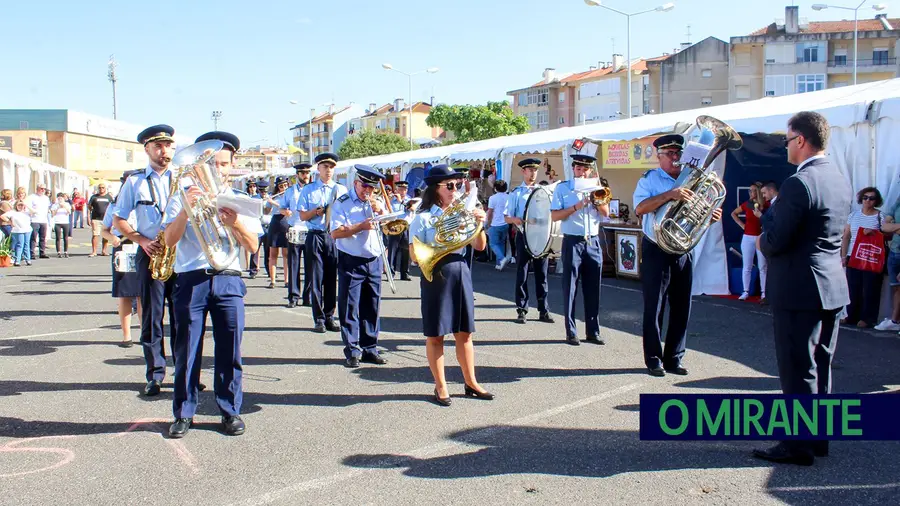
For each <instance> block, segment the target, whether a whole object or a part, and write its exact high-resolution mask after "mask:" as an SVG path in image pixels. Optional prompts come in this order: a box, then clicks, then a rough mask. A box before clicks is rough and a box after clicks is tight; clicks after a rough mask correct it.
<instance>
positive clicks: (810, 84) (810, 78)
mask: <svg viewBox="0 0 900 506" xmlns="http://www.w3.org/2000/svg"><path fill="white" fill-rule="evenodd" d="M823 89H825V74H800V75H798V76H797V93H807V92H810V91H819V90H823Z"/></svg>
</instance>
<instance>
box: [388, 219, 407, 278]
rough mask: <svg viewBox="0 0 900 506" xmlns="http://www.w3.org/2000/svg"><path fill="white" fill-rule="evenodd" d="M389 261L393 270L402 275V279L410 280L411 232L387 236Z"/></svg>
mask: <svg viewBox="0 0 900 506" xmlns="http://www.w3.org/2000/svg"><path fill="white" fill-rule="evenodd" d="M387 249H388V260H389V261H390V263H391V269H393V270H394V272H399V273H400V278H402V279H408V278H409V230H408V229H407V230H406V231H405V232H403V233H402V234H400V235H389V236H387Z"/></svg>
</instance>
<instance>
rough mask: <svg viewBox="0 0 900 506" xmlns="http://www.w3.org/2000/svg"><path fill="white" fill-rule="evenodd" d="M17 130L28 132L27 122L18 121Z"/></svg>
mask: <svg viewBox="0 0 900 506" xmlns="http://www.w3.org/2000/svg"><path fill="white" fill-rule="evenodd" d="M19 130H28V122H27V121H20V122H19Z"/></svg>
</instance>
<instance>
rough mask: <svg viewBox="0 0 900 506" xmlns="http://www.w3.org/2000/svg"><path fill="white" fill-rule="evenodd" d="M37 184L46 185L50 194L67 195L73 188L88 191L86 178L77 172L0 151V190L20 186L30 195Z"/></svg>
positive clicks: (13, 188)
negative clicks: (62, 193)
mask: <svg viewBox="0 0 900 506" xmlns="http://www.w3.org/2000/svg"><path fill="white" fill-rule="evenodd" d="M38 183H44V184H46V185H47V188H48V190H50V192H51V194H55V193H57V192H65V193H69V192H71V191H72V189H73V188H76V189H78V191H80V192H82V193H85V192H87V191H88V190H89V189H90V181H89V180H88V178H86V177H85V176H82V175H81V174H78V173H77V172H74V171H71V170H66V169H64V168H62V167H56V166H55V165H50V164H49V163H44V162H42V161H40V160H35V159H33V158H28V157H25V156H21V155H16V154H13V153H10V152H9V151H3V150H0V188H2V189H9V190H13V191H15V189H16V188H18V187H20V186H22V187H25V191H26V192H27V193H29V194H31V193H33V192H34V190H35V187H37V185H38Z"/></svg>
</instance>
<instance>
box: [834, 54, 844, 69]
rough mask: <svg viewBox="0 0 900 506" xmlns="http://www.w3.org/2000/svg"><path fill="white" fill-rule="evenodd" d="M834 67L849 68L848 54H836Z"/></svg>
mask: <svg viewBox="0 0 900 506" xmlns="http://www.w3.org/2000/svg"><path fill="white" fill-rule="evenodd" d="M832 65H834V66H835V67H846V66H847V53H846V52H845V53H844V54H835V55H834V61H833V62H832Z"/></svg>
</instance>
